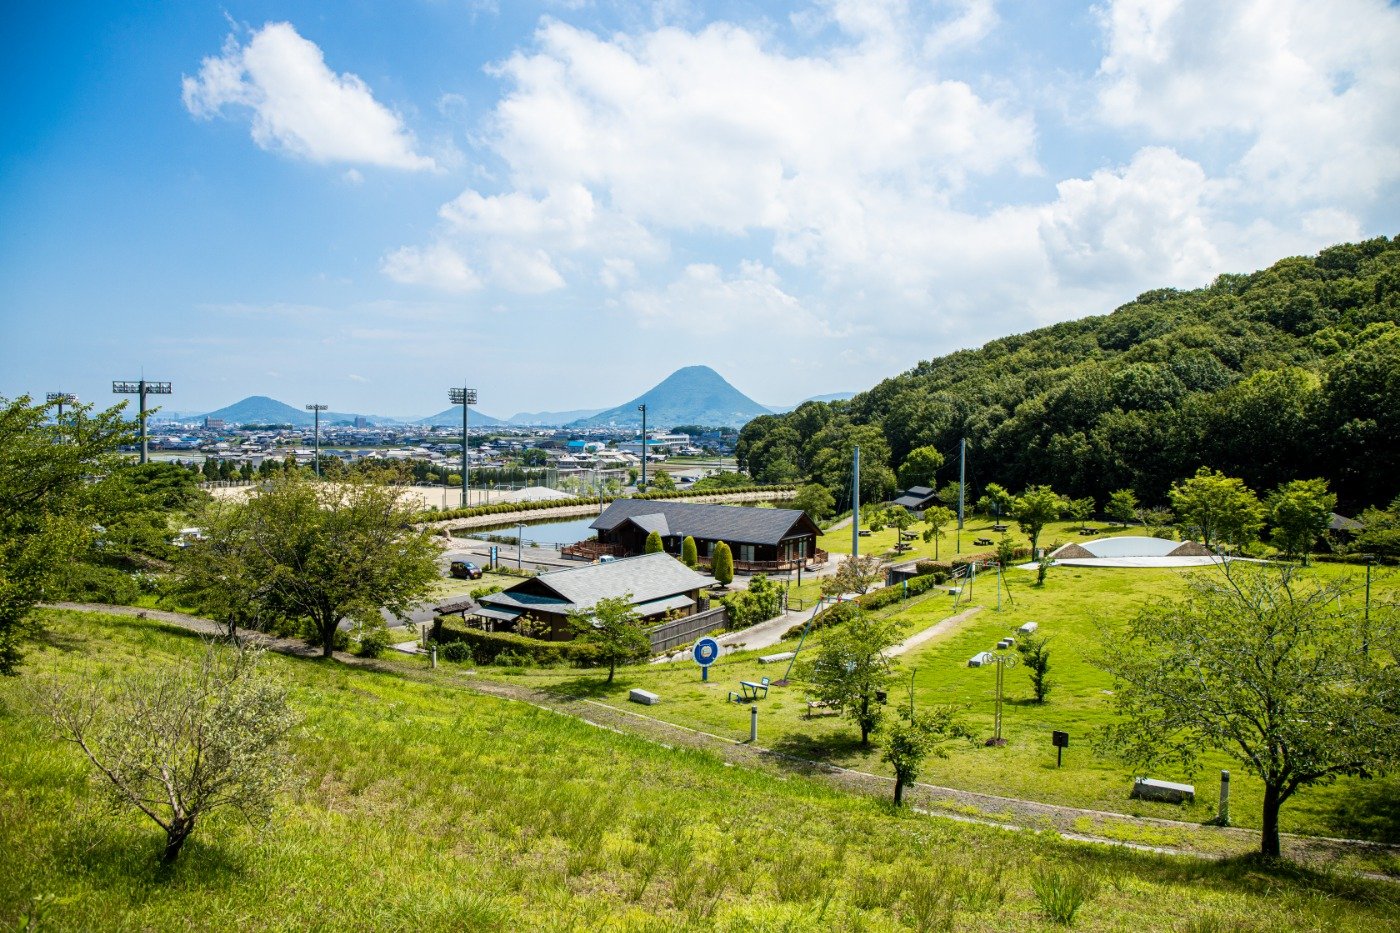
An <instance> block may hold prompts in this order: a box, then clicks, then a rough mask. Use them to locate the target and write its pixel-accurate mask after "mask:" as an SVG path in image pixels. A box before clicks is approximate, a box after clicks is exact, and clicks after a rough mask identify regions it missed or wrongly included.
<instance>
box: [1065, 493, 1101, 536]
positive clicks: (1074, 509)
mask: <svg viewBox="0 0 1400 933" xmlns="http://www.w3.org/2000/svg"><path fill="white" fill-rule="evenodd" d="M1094 504H1095V503H1094V500H1093V497H1091V496H1085V497H1084V498H1082V499H1069V500H1067V501H1066V502H1065V514H1066V515H1068V516H1069V518H1070V521H1073V522H1075V523H1076V524H1078V525H1079V527H1080V528H1081V529H1082V528H1085V527H1087V526H1088V524H1089V519H1090V518H1092V517H1093V514H1094Z"/></svg>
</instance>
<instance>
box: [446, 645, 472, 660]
mask: <svg viewBox="0 0 1400 933" xmlns="http://www.w3.org/2000/svg"><path fill="white" fill-rule="evenodd" d="M442 656H443V657H444V658H445V659H447V660H448V661H456V662H458V663H459V664H460V663H467V664H470V663H471V662H472V647H471V645H469V644H467V643H466V642H464V641H449V642H448V643H447V644H445V645H443V646H442Z"/></svg>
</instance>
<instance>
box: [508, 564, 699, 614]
mask: <svg viewBox="0 0 1400 933" xmlns="http://www.w3.org/2000/svg"><path fill="white" fill-rule="evenodd" d="M711 582H712V581H711V580H710V578H708V577H704V576H701V575H700V574H698V573H696V572H695V571H694V570H691V569H690V568H689V567H687V566H685V565H684V564H682V563H681V562H680V561H678V560H676V559H675V558H674V557H672V556H671V555H669V554H642V555H640V556H638V557H626V558H623V559H621V560H615V561H611V562H609V563H606V564H587V565H585V566H582V567H571V568H569V569H568V570H553V571H550V572H549V573H542V574H540V575H539V576H538V577H533V578H531V579H529V580H523V581H521V582H520V583H517V584H516V585H515V586H512V587H511V588H510V589H508V590H505V591H503V592H500V593H492V594H490V595H488V596H483V597H482V598H481V605H482V606H483V607H485V608H490V609H496V610H498V611H499V612H501V613H506V614H509V617H510V618H514V617H515V616H518V615H520V614H522V613H527V612H534V613H544V614H548V615H555V616H562V615H568V614H569V613H571V612H582V611H587V610H589V609H591V608H593V606H595V605H597V603H598V601H599V600H600V599H607V598H615V597H619V596H628V595H629V594H630V598H631V601H632V606H633V608H634V609H636V610H637V612H638V613H639V614H640V615H642V616H644V617H645V616H650V615H656V614H658V613H662V612H668V611H671V610H673V609H682V608H685V607H687V606H691V605H694V599H693V598H692V597H691V596H690V595H688V594H691V593H694V592H695V591H697V590H700V589H701V588H703V587H706V586H709V585H710V583H711ZM492 618H500V616H499V615H496V616H492Z"/></svg>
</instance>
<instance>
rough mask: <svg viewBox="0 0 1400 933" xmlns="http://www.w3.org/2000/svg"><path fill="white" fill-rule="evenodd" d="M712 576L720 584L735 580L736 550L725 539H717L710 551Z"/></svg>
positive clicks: (726, 584)
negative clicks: (731, 548)
mask: <svg viewBox="0 0 1400 933" xmlns="http://www.w3.org/2000/svg"><path fill="white" fill-rule="evenodd" d="M710 576H712V577H714V578H715V582H716V583H718V584H719V585H720V586H728V585H729V584H730V583H732V582H734V552H733V551H732V550H730V548H729V545H727V544H725V543H724V542H723V541H716V542H715V547H714V550H713V551H711V552H710Z"/></svg>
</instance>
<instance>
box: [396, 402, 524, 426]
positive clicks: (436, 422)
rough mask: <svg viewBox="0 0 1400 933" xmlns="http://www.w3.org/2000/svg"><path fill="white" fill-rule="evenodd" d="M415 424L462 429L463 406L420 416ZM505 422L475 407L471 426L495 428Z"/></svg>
mask: <svg viewBox="0 0 1400 933" xmlns="http://www.w3.org/2000/svg"><path fill="white" fill-rule="evenodd" d="M414 424H426V425H429V426H430V427H442V428H457V429H458V430H461V427H462V406H461V405H453V406H452V407H451V408H445V409H443V410H442V411H440V412H438V413H437V414H436V415H429V416H428V417H426V418H419V419H418V420H417V421H415V422H414ZM503 424H505V422H504V421H502V420H501V419H499V418H492V417H491V416H490V415H488V414H484V413H482V412H479V411H477V410H476V409H475V408H473V409H472V413H471V422H470V427H473V428H494V427H497V426H499V425H503Z"/></svg>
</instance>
